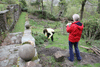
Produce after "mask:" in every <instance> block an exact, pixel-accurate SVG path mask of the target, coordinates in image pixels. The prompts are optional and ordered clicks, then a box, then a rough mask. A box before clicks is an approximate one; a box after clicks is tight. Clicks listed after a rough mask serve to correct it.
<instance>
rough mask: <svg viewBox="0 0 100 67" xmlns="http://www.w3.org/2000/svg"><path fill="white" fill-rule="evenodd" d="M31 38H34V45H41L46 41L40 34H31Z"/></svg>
mask: <svg viewBox="0 0 100 67" xmlns="http://www.w3.org/2000/svg"><path fill="white" fill-rule="evenodd" d="M33 37H34V38H35V44H36V45H39V44H43V43H44V41H45V40H46V39H47V38H46V36H44V35H43V34H40V33H33Z"/></svg>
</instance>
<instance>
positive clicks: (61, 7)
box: [59, 0, 69, 16]
mask: <svg viewBox="0 0 100 67" xmlns="http://www.w3.org/2000/svg"><path fill="white" fill-rule="evenodd" d="M68 3H69V2H68V1H67V2H66V0H60V2H59V10H60V11H62V12H63V15H62V16H64V15H65V14H66V12H67V6H68Z"/></svg>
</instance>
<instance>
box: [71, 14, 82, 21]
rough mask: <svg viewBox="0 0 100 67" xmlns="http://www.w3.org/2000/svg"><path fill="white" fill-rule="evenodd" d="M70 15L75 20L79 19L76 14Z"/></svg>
mask: <svg viewBox="0 0 100 67" xmlns="http://www.w3.org/2000/svg"><path fill="white" fill-rule="evenodd" d="M72 17H73V20H75V21H79V19H80V16H79V15H78V14H74V15H73V16H72Z"/></svg>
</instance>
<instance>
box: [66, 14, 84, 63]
mask: <svg viewBox="0 0 100 67" xmlns="http://www.w3.org/2000/svg"><path fill="white" fill-rule="evenodd" d="M72 17H73V21H74V22H73V23H72V24H71V23H68V24H67V25H66V31H67V32H68V33H69V38H68V39H69V54H70V56H69V57H68V59H69V60H70V61H74V54H73V45H74V48H75V53H76V57H77V60H79V61H80V60H81V59H82V58H81V56H80V52H79V49H78V42H79V40H80V38H81V34H82V31H83V24H82V23H81V22H80V21H79V18H80V16H79V15H78V14H74V15H73V16H72ZM69 25H70V26H69Z"/></svg>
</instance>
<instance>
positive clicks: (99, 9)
mask: <svg viewBox="0 0 100 67" xmlns="http://www.w3.org/2000/svg"><path fill="white" fill-rule="evenodd" d="M97 12H98V14H100V0H98V7H97Z"/></svg>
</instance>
